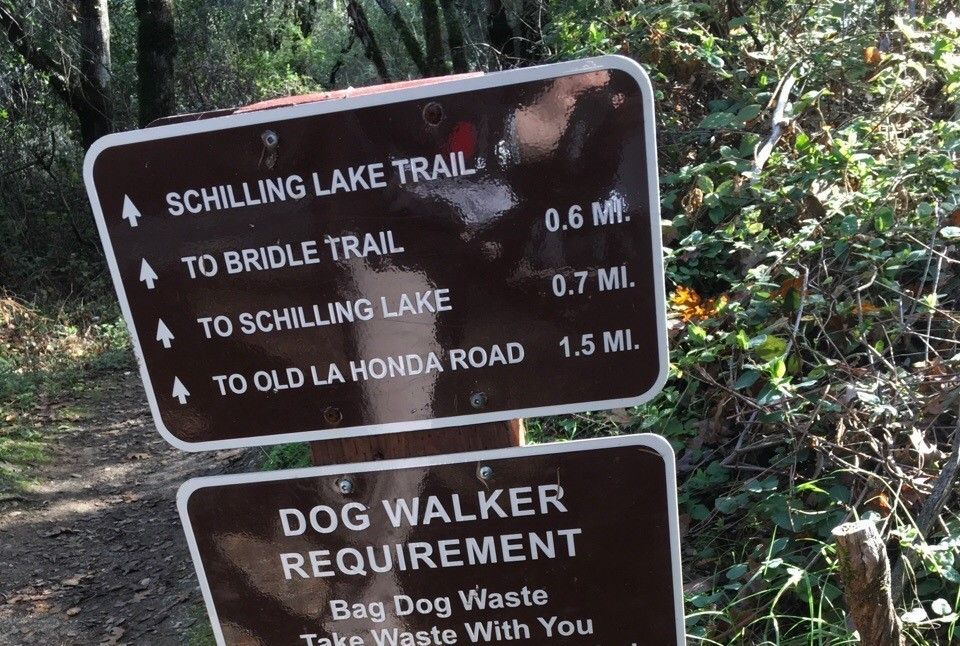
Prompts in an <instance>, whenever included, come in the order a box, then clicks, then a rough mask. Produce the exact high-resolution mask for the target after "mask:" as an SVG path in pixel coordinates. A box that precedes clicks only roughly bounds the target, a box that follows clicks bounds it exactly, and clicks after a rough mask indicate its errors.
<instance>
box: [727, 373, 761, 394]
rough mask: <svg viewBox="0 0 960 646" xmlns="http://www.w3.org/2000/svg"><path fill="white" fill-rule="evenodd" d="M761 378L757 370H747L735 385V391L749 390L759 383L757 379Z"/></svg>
mask: <svg viewBox="0 0 960 646" xmlns="http://www.w3.org/2000/svg"><path fill="white" fill-rule="evenodd" d="M759 378H760V373H759V372H757V371H756V370H747V371H746V372H744V373H743V374H742V375H740V378H739V379H737V381H736V382H735V383H734V384H733V389H734V390H743V389H744V388H749V387H750V386H752V385H753V384H755V383H757V379H759Z"/></svg>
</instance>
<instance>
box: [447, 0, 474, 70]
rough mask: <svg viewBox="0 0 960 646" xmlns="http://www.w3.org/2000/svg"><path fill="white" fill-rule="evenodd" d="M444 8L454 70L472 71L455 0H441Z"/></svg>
mask: <svg viewBox="0 0 960 646" xmlns="http://www.w3.org/2000/svg"><path fill="white" fill-rule="evenodd" d="M440 4H441V6H442V8H443V21H444V23H445V24H446V26H447V44H448V45H449V46H450V60H451V62H453V71H454V72H456V73H457V74H462V73H464V72H469V71H470V64H469V63H468V62H467V51H466V48H465V44H464V42H463V27H462V26H461V25H460V14H459V12H458V8H457V5H456V3H455V2H454V0H440Z"/></svg>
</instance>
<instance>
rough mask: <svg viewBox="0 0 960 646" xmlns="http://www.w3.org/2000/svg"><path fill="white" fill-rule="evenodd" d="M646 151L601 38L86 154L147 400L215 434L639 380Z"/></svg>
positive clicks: (142, 134)
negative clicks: (575, 57)
mask: <svg viewBox="0 0 960 646" xmlns="http://www.w3.org/2000/svg"><path fill="white" fill-rule="evenodd" d="M655 151H656V145H655V141H654V115H653V101H652V92H651V88H650V83H649V80H648V79H647V77H646V75H645V74H644V73H643V71H642V70H641V68H640V67H639V66H638V65H637V64H636V63H634V62H632V61H630V60H628V59H625V58H620V57H604V58H596V59H589V60H583V61H578V62H572V63H561V64H557V65H548V66H543V67H535V68H529V69H524V70H516V71H509V72H502V73H496V74H490V75H486V76H479V77H473V78H467V79H461V80H453V81H449V82H445V83H438V84H434V85H429V86H422V87H415V88H408V89H402V90H395V91H388V92H382V93H378V94H367V95H364V96H356V97H353V98H350V97H348V98H346V99H342V100H331V101H319V102H313V103H306V104H301V105H298V106H294V107H287V108H278V109H274V110H263V111H259V112H249V113H245V114H237V115H232V116H226V117H219V118H212V119H206V120H199V121H192V122H182V123H176V124H171V125H164V126H158V127H155V128H148V129H145V130H139V131H135V132H128V133H122V134H116V135H110V136H107V137H105V138H103V139H101V140H100V141H98V142H97V143H96V144H94V146H93V147H92V148H91V150H90V152H89V154H88V156H87V160H86V163H85V168H84V173H85V179H86V183H87V190H88V193H89V197H90V201H91V204H92V205H93V210H94V213H95V215H96V219H97V224H98V227H99V230H100V235H101V239H102V241H103V245H104V248H105V250H106V255H107V259H108V261H109V265H110V269H111V272H112V275H113V280H114V284H115V286H116V289H117V293H118V296H119V299H120V304H121V306H122V308H123V311H124V315H125V317H126V321H127V324H128V327H129V329H130V332H131V335H132V337H133V341H134V346H135V348H136V352H137V355H138V357H139V359H140V369H141V376H142V378H143V382H144V385H145V387H146V391H147V395H148V399H149V402H150V407H151V410H152V412H153V416H154V420H155V422H156V425H157V427H158V428H159V429H160V431H161V433H162V434H163V435H164V437H165V438H166V439H167V440H169V441H170V442H171V443H173V444H174V445H176V446H178V447H180V448H185V449H190V450H201V449H214V448H216V449H219V448H229V447H236V446H248V445H256V444H268V443H281V442H289V441H293V440H305V439H326V438H338V437H348V436H354V435H362V434H373V433H383V432H394V431H409V430H418V429H425V428H437V427H444V426H454V425H463V424H477V423H484V422H492V421H498V420H504V419H511V418H517V417H529V416H535V415H550V414H559V413H567V412H574V411H582V410H596V409H603V408H613V407H620V406H629V405H634V404H637V403H640V402H642V401H645V400H646V399H649V398H650V397H652V396H653V395H654V394H656V392H658V391H659V389H660V387H661V386H662V383H663V381H664V380H665V379H666V365H667V351H666V332H665V314H664V308H665V304H664V288H663V276H662V271H663V270H662V253H661V245H660V219H659V198H658V193H657V170H656V154H655Z"/></svg>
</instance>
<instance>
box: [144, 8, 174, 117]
mask: <svg viewBox="0 0 960 646" xmlns="http://www.w3.org/2000/svg"><path fill="white" fill-rule="evenodd" d="M136 10H137V20H138V21H139V24H138V27H137V75H138V79H137V83H138V85H137V88H138V94H139V98H140V126H141V127H143V126H146V125H147V124H148V123H150V122H151V121H153V120H155V119H160V118H161V117H168V116H170V115H171V114H174V113H176V111H177V94H176V81H175V79H174V59H175V57H176V54H177V37H176V30H175V27H174V17H173V0H137V1H136Z"/></svg>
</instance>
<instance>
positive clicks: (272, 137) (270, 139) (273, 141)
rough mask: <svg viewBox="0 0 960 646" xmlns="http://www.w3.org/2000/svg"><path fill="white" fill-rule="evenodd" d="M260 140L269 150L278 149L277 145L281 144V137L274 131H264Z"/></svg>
mask: <svg viewBox="0 0 960 646" xmlns="http://www.w3.org/2000/svg"><path fill="white" fill-rule="evenodd" d="M260 140H261V141H263V145H264V146H266V147H267V148H276V147H277V144H279V143H280V135H278V134H277V133H275V132H274V131H273V130H264V131H263V134H262V135H260Z"/></svg>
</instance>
